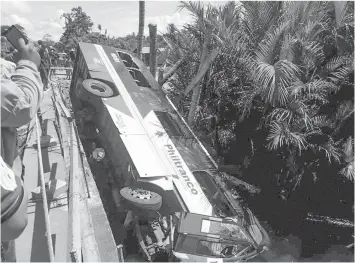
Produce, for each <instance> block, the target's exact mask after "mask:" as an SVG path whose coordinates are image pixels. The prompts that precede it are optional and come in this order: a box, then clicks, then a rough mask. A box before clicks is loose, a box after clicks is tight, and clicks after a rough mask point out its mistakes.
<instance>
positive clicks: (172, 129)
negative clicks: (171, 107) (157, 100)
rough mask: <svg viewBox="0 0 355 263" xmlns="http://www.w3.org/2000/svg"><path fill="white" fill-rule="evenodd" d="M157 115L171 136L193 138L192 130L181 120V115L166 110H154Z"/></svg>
mask: <svg viewBox="0 0 355 263" xmlns="http://www.w3.org/2000/svg"><path fill="white" fill-rule="evenodd" d="M154 112H155V114H156V115H157V117H158V119H159V121H160V122H161V124H162V125H163V128H164V129H165V130H166V132H167V134H168V135H169V137H184V138H192V135H191V133H190V131H189V130H188V129H187V127H186V126H185V125H184V123H183V122H182V121H181V120H179V119H178V118H179V116H174V115H173V114H170V113H169V112H166V111H154Z"/></svg>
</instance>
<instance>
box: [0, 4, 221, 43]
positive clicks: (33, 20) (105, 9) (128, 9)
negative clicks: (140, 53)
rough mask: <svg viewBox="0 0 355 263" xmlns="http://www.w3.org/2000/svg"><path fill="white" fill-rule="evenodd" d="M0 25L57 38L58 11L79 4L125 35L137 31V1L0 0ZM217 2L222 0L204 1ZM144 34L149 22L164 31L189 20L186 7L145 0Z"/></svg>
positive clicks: (32, 35) (60, 24)
mask: <svg viewBox="0 0 355 263" xmlns="http://www.w3.org/2000/svg"><path fill="white" fill-rule="evenodd" d="M0 2H1V25H12V24H20V25H22V26H23V27H24V28H25V29H26V32H27V34H28V36H29V37H30V38H32V39H34V40H38V39H42V38H43V36H44V35H45V34H51V35H52V36H53V39H54V40H59V38H60V36H61V34H62V33H63V26H64V21H63V20H62V19H60V16H61V14H62V13H63V12H64V13H66V12H70V10H71V9H72V8H73V7H77V6H81V7H82V9H83V11H84V12H86V13H87V14H88V15H89V16H90V17H91V19H92V21H93V22H94V26H93V30H94V31H98V29H97V25H98V24H101V26H102V28H103V29H104V30H105V29H107V32H108V34H109V35H110V36H125V35H127V34H130V33H132V32H135V33H137V32H138V1H105V2H104V1H25V2H21V1H17V0H13V1H2V0H0ZM204 2H205V3H211V4H212V5H220V4H223V3H225V2H226V1H204ZM145 6H146V7H145V8H146V13H145V25H146V26H145V34H146V35H148V27H147V25H148V24H149V23H154V24H157V25H158V32H164V31H165V29H166V26H167V24H168V23H175V24H177V25H182V24H184V23H186V22H189V21H191V20H192V18H191V16H190V14H189V12H188V11H186V10H182V11H179V10H178V6H179V2H178V1H146V4H145Z"/></svg>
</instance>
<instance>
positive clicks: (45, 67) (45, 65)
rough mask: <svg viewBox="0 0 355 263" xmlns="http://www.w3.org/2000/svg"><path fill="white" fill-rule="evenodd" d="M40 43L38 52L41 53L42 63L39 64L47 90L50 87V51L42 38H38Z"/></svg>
mask: <svg viewBox="0 0 355 263" xmlns="http://www.w3.org/2000/svg"><path fill="white" fill-rule="evenodd" d="M38 45H39V50H38V52H39V55H40V56H41V64H40V66H39V72H40V74H41V79H42V83H43V88H44V90H46V89H47V88H48V72H49V67H50V58H49V52H48V49H47V47H46V46H45V45H44V43H43V41H42V40H38Z"/></svg>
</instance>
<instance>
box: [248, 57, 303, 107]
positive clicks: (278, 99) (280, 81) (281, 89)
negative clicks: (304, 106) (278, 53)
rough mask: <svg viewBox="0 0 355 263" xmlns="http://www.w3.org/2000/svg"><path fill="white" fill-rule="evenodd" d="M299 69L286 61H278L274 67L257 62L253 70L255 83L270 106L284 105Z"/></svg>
mask: <svg viewBox="0 0 355 263" xmlns="http://www.w3.org/2000/svg"><path fill="white" fill-rule="evenodd" d="M298 72H299V69H298V67H297V66H296V65H294V64H293V63H292V62H290V61H287V60H281V61H278V62H277V63H276V64H275V65H269V64H266V63H263V62H259V63H258V64H257V66H256V68H255V75H254V78H255V81H256V82H257V83H258V84H259V85H260V87H261V95H262V97H263V98H264V100H266V101H267V102H268V103H271V104H272V105H276V104H281V105H285V104H286V103H287V101H288V97H289V92H288V89H289V85H290V83H292V82H293V81H294V80H295V79H296V78H297V75H298Z"/></svg>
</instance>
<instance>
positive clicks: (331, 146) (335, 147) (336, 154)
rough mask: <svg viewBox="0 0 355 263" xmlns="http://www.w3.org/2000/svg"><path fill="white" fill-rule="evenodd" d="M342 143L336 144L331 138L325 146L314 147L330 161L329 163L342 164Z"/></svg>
mask: <svg viewBox="0 0 355 263" xmlns="http://www.w3.org/2000/svg"><path fill="white" fill-rule="evenodd" d="M339 145H340V142H334V140H333V139H332V138H331V137H329V139H328V141H327V142H326V143H325V144H323V145H314V146H313V147H314V149H316V150H318V151H319V152H323V153H324V154H325V156H326V157H327V159H328V162H329V163H331V162H332V160H334V161H336V162H337V163H340V157H341V149H340V148H339Z"/></svg>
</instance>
